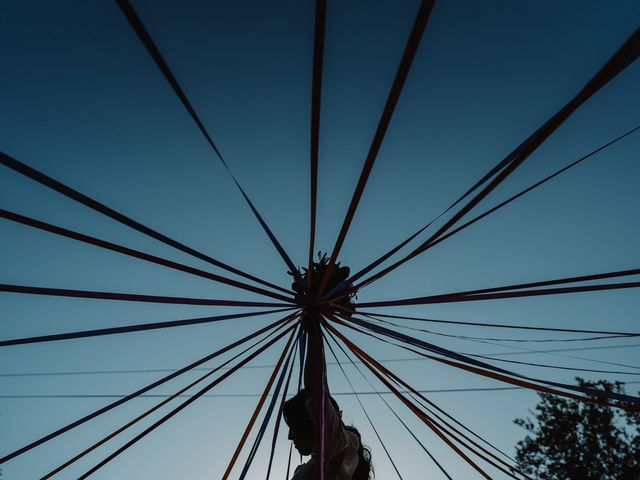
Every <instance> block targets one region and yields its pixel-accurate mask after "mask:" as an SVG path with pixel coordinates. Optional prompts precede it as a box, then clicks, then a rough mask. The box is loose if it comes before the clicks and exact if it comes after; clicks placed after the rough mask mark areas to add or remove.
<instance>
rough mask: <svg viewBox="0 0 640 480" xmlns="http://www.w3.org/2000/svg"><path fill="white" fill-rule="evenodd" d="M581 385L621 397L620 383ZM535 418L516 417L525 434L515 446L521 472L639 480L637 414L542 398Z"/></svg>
mask: <svg viewBox="0 0 640 480" xmlns="http://www.w3.org/2000/svg"><path fill="white" fill-rule="evenodd" d="M576 380H577V381H578V384H579V385H580V386H583V387H595V388H599V389H603V390H607V391H613V392H618V393H623V392H624V389H623V384H622V383H620V382H615V383H611V382H607V381H597V382H588V381H585V380H583V379H581V378H577V379H576ZM531 414H532V415H533V417H534V418H533V419H531V418H526V419H516V420H515V423H516V424H517V425H520V426H521V427H523V428H525V429H526V430H527V431H528V432H529V433H528V435H527V436H526V437H525V438H524V440H521V441H520V442H518V444H517V446H516V460H517V462H518V465H519V467H520V469H521V470H523V471H524V472H526V473H528V474H530V475H531V476H533V477H535V478H537V479H540V480H639V479H640V410H638V409H635V410H633V411H625V410H622V409H619V408H611V407H605V406H602V405H598V404H593V403H587V402H580V401H576V400H571V399H566V398H562V397H557V396H555V395H549V394H544V393H542V394H540V402H539V403H538V405H537V406H536V408H535V410H534V411H531Z"/></svg>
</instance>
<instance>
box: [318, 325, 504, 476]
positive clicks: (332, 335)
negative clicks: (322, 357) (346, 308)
mask: <svg viewBox="0 0 640 480" xmlns="http://www.w3.org/2000/svg"><path fill="white" fill-rule="evenodd" d="M327 333H328V334H329V336H330V338H331V339H332V340H333V343H335V344H336V346H337V347H338V348H339V349H340V350H341V351H342V353H343V354H344V356H345V357H346V358H347V359H348V360H349V362H350V363H351V365H352V366H353V368H355V369H356V370H357V371H358V373H359V374H360V376H361V377H362V378H363V379H364V380H365V381H366V382H367V383H368V384H369V386H370V387H371V389H372V390H373V391H375V393H376V394H377V395H378V398H380V400H382V402H383V403H384V404H385V405H386V406H387V408H388V409H389V411H390V412H391V413H392V414H393V415H394V416H395V417H396V419H397V420H398V421H399V422H400V424H401V425H402V426H403V427H404V428H405V430H406V431H407V432H409V434H410V435H411V436H412V437H413V439H414V440H415V441H416V442H417V443H418V445H420V447H421V448H422V450H423V451H424V452H425V453H426V454H427V455H428V456H429V458H430V459H431V460H432V461H433V463H435V464H436V466H437V467H438V468H439V469H440V471H441V472H442V474H443V475H444V476H445V477H447V478H448V480H453V479H452V478H451V476H450V475H449V473H448V472H447V471H446V470H445V469H444V467H443V466H442V465H441V464H440V462H438V460H436V458H435V457H434V456H433V455H432V454H431V452H430V451H429V450H428V449H427V447H425V446H424V444H423V443H422V442H421V441H420V439H419V438H418V437H417V436H416V435H415V433H413V431H412V430H411V429H410V428H409V426H408V425H407V424H406V423H405V422H404V421H403V420H402V419H401V418H400V416H399V415H398V414H397V413H396V411H395V410H394V409H393V407H392V406H391V405H389V402H387V401H386V400H385V399H384V397H383V396H382V394H381V393H380V392H378V391H376V389H375V387H374V386H373V384H372V383H371V382H370V381H369V379H368V378H367V377H366V375H365V374H364V373H363V372H362V370H360V368H359V367H358V365H357V364H356V362H354V361H353V359H352V358H351V357H350V356H349V355H348V354H347V352H346V351H345V349H344V348H343V347H342V345H340V343H339V342H338V340H337V339H336V337H335V335H334V334H333V333H332V332H331V331H329V330H327ZM334 356H335V354H334ZM336 361H337V358H336ZM354 393H355V392H354ZM454 420H455V419H454ZM460 425H461V426H463V427H464V425H462V424H460ZM464 428H466V427H464ZM466 429H467V430H469V429H468V428H466ZM469 431H470V430H469ZM471 433H473V432H471ZM474 435H475V434H474ZM485 442H486V440H485ZM486 443H488V442H486ZM489 445H491V444H489ZM493 448H495V447H493ZM498 451H499V450H498ZM500 453H502V452H500ZM503 455H505V454H504V453H503Z"/></svg>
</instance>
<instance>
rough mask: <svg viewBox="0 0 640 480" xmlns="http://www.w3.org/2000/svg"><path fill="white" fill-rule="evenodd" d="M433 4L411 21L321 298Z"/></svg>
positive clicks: (428, 1)
mask: <svg viewBox="0 0 640 480" xmlns="http://www.w3.org/2000/svg"><path fill="white" fill-rule="evenodd" d="M433 3H434V1H433V0H422V1H421V2H420V7H419V9H418V12H417V13H416V18H415V20H414V22H413V27H412V29H411V33H410V34H409V38H408V40H407V44H406V46H405V49H404V53H403V54H402V59H401V60H400V65H398V70H397V71H396V76H395V78H394V80H393V84H392V85H391V89H390V91H389V95H388V96H387V101H386V103H385V105H384V110H383V111H382V115H381V116H380V120H379V121H378V127H377V128H376V133H375V134H374V136H373V140H372V142H371V146H370V147H369V152H368V153H367V158H366V160H365V162H364V165H363V166H362V171H361V172H360V178H358V183H357V184H356V188H355V190H354V192H353V197H352V198H351V203H350V204H349V208H348V210H347V213H346V215H345V217H344V221H343V222H342V227H341V228H340V233H339V234H338V238H337V239H336V243H335V246H334V247H333V251H332V253H331V258H330V260H329V266H328V268H327V269H326V270H325V273H324V277H323V278H322V281H321V283H320V287H319V290H318V292H319V296H320V297H322V295H323V294H324V290H325V288H326V286H327V282H328V280H329V277H330V276H331V272H332V270H333V266H334V265H335V262H336V259H337V258H338V254H339V253H340V249H341V248H342V244H343V243H344V240H345V238H346V236H347V232H348V231H349V226H350V225H351V221H352V220H353V216H354V215H355V213H356V209H357V208H358V203H360V198H361V197H362V193H363V192H364V188H365V186H366V184H367V180H368V179H369V175H370V173H371V169H372V168H373V164H374V163H375V161H376V158H377V156H378V152H379V151H380V147H381V146H382V141H383V140H384V136H385V134H386V132H387V128H388V127H389V123H390V122H391V117H392V116H393V112H394V110H395V108H396V105H397V103H398V99H399V98H400V94H401V93H402V89H403V87H404V83H405V80H406V79H407V76H408V75H409V70H410V69H411V64H412V63H413V59H414V57H415V54H416V52H417V51H418V47H419V46H420V40H421V39H422V35H423V33H424V31H425V28H426V27H427V21H428V20H429V16H430V15H431V10H432V8H433Z"/></svg>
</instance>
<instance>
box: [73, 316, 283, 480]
mask: <svg viewBox="0 0 640 480" xmlns="http://www.w3.org/2000/svg"><path fill="white" fill-rule="evenodd" d="M294 328H295V325H291V326H290V327H289V328H287V329H286V330H284V331H283V332H281V333H280V334H279V335H277V336H276V337H274V338H273V339H271V340H270V341H269V342H267V343H266V344H265V345H262V346H261V347H260V348H259V349H258V350H256V351H255V352H253V353H251V354H250V355H249V356H248V357H246V358H245V359H244V360H242V361H241V362H240V363H238V364H237V365H234V366H233V368H231V369H230V370H228V371H226V372H225V373H223V374H222V375H221V376H220V377H218V378H216V379H215V380H214V381H213V382H211V383H209V384H208V385H206V386H205V387H204V388H202V389H201V390H199V391H198V392H197V393H195V394H194V395H193V396H192V397H190V398H188V399H187V400H185V401H184V402H183V403H181V404H180V405H179V406H178V407H176V408H174V409H173V410H172V411H170V412H169V413H167V414H166V415H164V416H163V417H162V418H160V419H159V420H157V421H156V422H154V423H153V424H151V425H150V426H149V427H147V428H146V429H144V430H143V431H142V432H140V433H139V434H138V435H136V436H135V437H133V438H132V439H131V440H129V441H128V442H127V443H125V444H124V445H123V446H122V447H120V448H119V449H117V450H116V451H115V452H113V453H112V454H110V455H109V456H108V457H106V458H105V459H104V460H102V461H101V462H99V463H98V464H96V465H95V466H93V467H92V468H91V469H89V470H88V471H87V472H85V473H84V474H83V475H81V476H80V477H78V480H84V479H85V478H87V477H88V476H90V475H92V474H93V473H95V472H96V471H97V470H98V469H100V468H102V467H103V466H104V465H106V464H107V463H109V462H110V461H111V460H113V459H114V458H116V457H117V456H118V455H120V454H121V453H122V452H124V451H125V450H127V449H128V448H129V447H131V446H132V445H134V444H135V443H137V442H138V441H139V440H141V439H142V438H143V437H145V436H146V435H148V434H149V433H151V432H152V431H153V430H155V429H156V428H158V427H159V426H160V425H162V424H163V423H164V422H166V421H167V420H169V419H170V418H172V417H173V416H174V415H176V414H177V413H179V412H180V411H182V410H183V409H185V408H186V407H188V406H189V405H191V404H192V403H193V402H195V401H196V400H197V399H198V398H200V397H201V396H202V395H204V394H205V393H207V392H208V391H209V390H211V389H212V388H213V387H215V386H216V385H218V384H219V383H220V382H222V381H223V380H225V379H226V378H228V377H230V376H231V375H233V374H234V373H235V372H236V371H237V370H238V369H239V368H240V367H242V366H243V365H245V364H247V363H248V362H249V361H251V360H253V359H254V358H255V357H257V356H258V355H260V354H261V353H262V352H264V351H265V350H266V349H268V348H269V347H270V346H272V345H273V344H274V343H275V342H277V341H278V340H280V339H281V338H282V337H283V336H284V335H286V334H287V333H288V332H290V331H291V330H293V329H294ZM292 338H293V335H292V336H291V337H290V339H289V341H291V339H292ZM288 347H289V343H287V348H288Z"/></svg>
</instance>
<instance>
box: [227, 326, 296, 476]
mask: <svg viewBox="0 0 640 480" xmlns="http://www.w3.org/2000/svg"><path fill="white" fill-rule="evenodd" d="M298 341H300V331H298V338H297V339H296V343H297V342H298ZM296 343H294V344H293V346H292V347H291V350H289V355H287V359H286V361H285V363H284V366H283V367H282V371H281V372H280V375H279V376H278V381H277V382H276V386H275V388H274V389H273V395H272V396H271V401H270V402H269V406H268V407H267V411H266V412H265V414H264V418H263V419H262V424H261V425H260V428H259V429H258V433H257V434H256V438H255V439H254V440H253V445H252V446H251V450H250V451H249V455H248V456H247V460H246V461H245V463H244V466H243V467H242V471H241V472H240V477H238V478H239V479H240V480H244V478H245V477H246V476H247V473H248V471H249V468H251V464H252V463H253V460H254V458H255V456H256V453H257V452H258V448H260V443H261V442H262V438H263V437H264V434H265V432H266V430H267V426H268V425H269V420H271V415H273V411H274V409H275V406H276V403H278V400H279V399H280V389H281V388H282V384H283V383H284V379H285V377H286V376H287V372H289V375H288V377H289V379H290V378H291V372H292V371H293V364H291V366H292V368H291V369H289V363H290V362H291V358H292V357H293V352H295V350H296ZM287 386H288V383H287ZM267 393H268V392H267ZM286 393H287V392H286V388H285V395H286ZM281 403H282V402H281ZM279 420H280V410H279V411H278V425H276V427H275V429H274V432H273V435H274V436H273V438H274V443H273V444H272V445H275V439H276V438H277V434H278V426H279ZM272 461H273V450H272V452H271V457H270V458H269V465H271V462H272ZM269 470H271V468H270V467H269Z"/></svg>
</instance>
